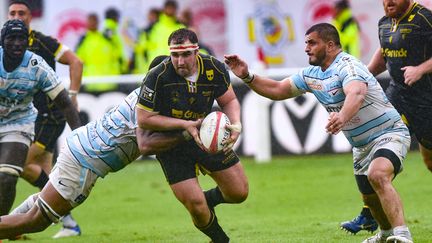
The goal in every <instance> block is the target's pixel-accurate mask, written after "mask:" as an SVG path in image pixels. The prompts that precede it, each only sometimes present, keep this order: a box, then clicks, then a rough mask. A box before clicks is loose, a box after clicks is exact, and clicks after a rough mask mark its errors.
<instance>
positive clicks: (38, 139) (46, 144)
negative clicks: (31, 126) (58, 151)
mask: <svg viewBox="0 0 432 243" xmlns="http://www.w3.org/2000/svg"><path fill="white" fill-rule="evenodd" d="M65 126H66V121H65V120H53V119H52V118H50V117H43V116H38V117H37V118H36V123H35V137H34V141H33V142H34V143H36V144H37V145H38V146H41V147H42V148H43V149H44V150H45V151H48V152H51V153H52V152H53V151H54V148H55V146H56V144H57V139H58V138H59V137H60V135H61V134H62V133H63V130H64V128H65Z"/></svg>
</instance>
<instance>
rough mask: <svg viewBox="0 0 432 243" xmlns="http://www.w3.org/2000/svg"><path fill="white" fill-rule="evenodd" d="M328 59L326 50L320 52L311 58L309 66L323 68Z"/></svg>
mask: <svg viewBox="0 0 432 243" xmlns="http://www.w3.org/2000/svg"><path fill="white" fill-rule="evenodd" d="M325 58H326V50H325V49H323V50H320V51H319V52H317V53H315V54H314V55H312V56H309V64H310V65H313V66H321V64H322V63H323V62H324V60H325Z"/></svg>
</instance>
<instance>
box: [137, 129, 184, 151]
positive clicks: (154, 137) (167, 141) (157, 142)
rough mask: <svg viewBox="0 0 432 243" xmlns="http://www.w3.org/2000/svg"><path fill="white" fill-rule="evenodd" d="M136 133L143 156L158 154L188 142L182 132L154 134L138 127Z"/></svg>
mask: <svg viewBox="0 0 432 243" xmlns="http://www.w3.org/2000/svg"><path fill="white" fill-rule="evenodd" d="M135 133H136V137H137V143H138V148H139V150H140V152H141V154H142V155H152V154H158V153H161V152H164V151H167V150H169V149H171V148H173V147H175V146H177V145H178V144H179V143H182V142H184V141H187V140H188V139H187V138H186V137H185V136H184V133H180V132H175V133H174V132H172V133H164V132H152V131H149V130H143V129H141V128H139V127H138V128H136V130H135ZM190 139H191V137H190Z"/></svg>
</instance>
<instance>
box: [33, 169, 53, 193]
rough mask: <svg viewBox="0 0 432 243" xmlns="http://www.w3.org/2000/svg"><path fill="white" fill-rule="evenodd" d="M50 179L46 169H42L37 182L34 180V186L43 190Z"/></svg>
mask: <svg viewBox="0 0 432 243" xmlns="http://www.w3.org/2000/svg"><path fill="white" fill-rule="evenodd" d="M48 180H49V178H48V175H47V174H46V173H45V171H43V170H41V173H40V175H39V177H38V178H37V179H36V181H35V182H33V186H36V187H38V188H39V189H41V190H42V188H44V186H45V185H46V184H47V183H48Z"/></svg>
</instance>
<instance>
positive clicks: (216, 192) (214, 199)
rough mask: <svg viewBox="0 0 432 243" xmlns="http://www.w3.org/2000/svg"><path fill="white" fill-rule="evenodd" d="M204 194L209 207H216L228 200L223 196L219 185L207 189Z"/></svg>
mask: <svg viewBox="0 0 432 243" xmlns="http://www.w3.org/2000/svg"><path fill="white" fill-rule="evenodd" d="M204 196H205V198H206V200H207V205H208V206H209V208H214V207H215V206H216V205H218V204H220V203H225V202H226V201H225V199H224V198H223V196H222V192H221V191H220V189H219V187H215V188H212V189H210V190H208V191H205V192H204Z"/></svg>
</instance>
